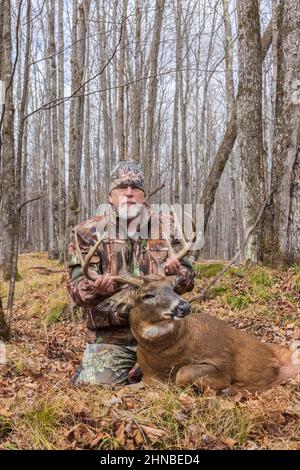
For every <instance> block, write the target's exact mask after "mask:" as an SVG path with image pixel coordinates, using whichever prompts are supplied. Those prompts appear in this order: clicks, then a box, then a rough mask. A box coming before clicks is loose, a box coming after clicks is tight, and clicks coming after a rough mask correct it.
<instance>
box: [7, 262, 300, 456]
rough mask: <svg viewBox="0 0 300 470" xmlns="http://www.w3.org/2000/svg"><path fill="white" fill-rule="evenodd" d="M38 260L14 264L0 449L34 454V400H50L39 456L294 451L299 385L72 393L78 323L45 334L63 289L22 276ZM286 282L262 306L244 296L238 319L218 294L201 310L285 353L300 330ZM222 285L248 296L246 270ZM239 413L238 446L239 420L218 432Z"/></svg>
mask: <svg viewBox="0 0 300 470" xmlns="http://www.w3.org/2000/svg"><path fill="white" fill-rule="evenodd" d="M38 256H40V254H39V255H38ZM36 257H37V256H33V255H25V256H24V255H22V256H21V257H20V260H21V274H22V281H21V282H20V283H18V286H17V289H18V291H19V293H20V295H19V297H18V298H17V300H16V304H15V309H14V317H13V325H12V326H13V340H12V342H11V343H9V344H8V345H7V363H6V364H5V365H4V366H1V368H0V421H1V420H2V421H1V422H2V428H1V426H0V429H2V431H1V432H2V434H1V433H0V448H9V446H11V447H12V448H13V447H15V448H20V449H22V448H38V446H37V444H36V441H35V439H34V435H31V434H30V428H28V427H26V426H25V420H24V416H26V413H27V412H28V410H29V409H30V408H31V407H32V406H34V405H35V403H36V401H37V400H38V399H41V400H43V399H44V400H45V401H46V400H48V401H50V403H51V400H54V399H55V397H57V396H59V398H60V400H61V405H60V406H61V408H60V411H61V413H59V416H60V417H59V418H57V420H56V421H54V422H53V423H52V422H50V424H49V422H48V421H46V422H44V421H42V422H41V424H43V425H45V429H46V430H47V429H48V428H47V426H48V425H51V427H50V428H51V429H52V428H53V430H54V431H53V432H50V433H49V434H47V433H46V434H45V436H44V439H48V441H43V442H44V443H43V444H39V445H40V447H41V446H44V447H45V446H46V445H47V443H50V444H49V447H50V445H52V446H53V447H55V448H59V449H67V448H71V449H118V448H124V449H131V450H134V449H141V448H142V449H143V448H146V449H153V448H157V447H159V448H186V449H190V448H194V449H200V448H201V449H202V448H203V449H224V450H228V449H248V450H256V449H261V448H266V449H272V448H289V449H297V448H299V440H298V439H299V435H298V434H297V433H299V422H300V393H299V392H297V388H296V386H294V387H292V386H291V385H285V386H281V387H278V388H276V389H274V390H271V391H269V392H267V393H264V394H259V395H258V396H250V397H247V396H246V397H245V396H244V395H243V394H241V393H237V394H235V395H234V396H222V397H220V396H216V393H215V392H214V391H211V390H206V391H205V393H204V394H202V393H200V394H199V393H196V392H195V390H193V389H192V388H190V389H187V390H184V391H182V390H179V389H176V388H175V387H174V388H172V387H169V386H167V385H166V386H155V387H148V386H146V387H145V386H143V385H141V384H139V386H138V387H137V388H136V389H134V388H131V387H124V388H122V389H121V390H118V391H113V392H110V391H103V390H101V389H100V388H99V387H89V386H82V387H79V388H74V387H73V386H72V385H70V378H71V376H72V374H73V372H74V370H75V368H76V367H77V366H78V365H79V364H80V361H81V358H82V353H83V349H84V331H83V324H82V321H81V320H80V318H79V317H78V318H77V317H76V318H69V317H68V316H67V315H64V316H63V317H62V321H59V322H58V323H54V324H52V325H51V326H50V327H48V328H45V324H44V318H45V315H47V313H49V308H48V304H49V298H50V297H51V296H52V297H53V295H54V294H53V292H56V290H57V289H64V286H62V284H61V282H63V281H62V276H61V275H60V274H55V273H53V274H51V276H49V277H48V276H40V277H38V275H37V274H36V273H34V272H33V271H29V272H28V270H27V265H30V264H31V265H37V264H38V263H39V262H40V261H38V262H37V260H36ZM42 259H43V262H42V263H41V264H43V265H45V266H48V265H49V268H50V269H52V268H54V269H55V268H57V265H55V264H54V262H53V261H50V260H47V257H46V254H45V255H43V258H42ZM22 263H23V264H22ZM25 268H26V269H25ZM291 273H292V272H291ZM291 273H289V272H279V271H276V272H274V273H273V279H274V281H273V285H272V286H271V287H270V288H269V287H268V292H267V293H269V294H270V295H269V296H268V299H267V300H264V299H259V298H258V294H259V292H258V293H256V296H255V295H252V294H251V295H252V297H251V302H252V303H251V305H249V307H247V308H246V309H244V310H241V311H239V310H235V311H234V312H233V311H231V309H230V307H229V306H228V305H225V304H224V302H223V301H222V295H219V296H217V297H215V298H209V299H208V300H206V301H205V302H203V303H202V304H201V310H203V311H204V312H208V313H212V314H214V315H216V316H219V317H223V318H224V317H225V320H226V321H228V322H229V323H231V324H232V325H233V326H235V327H237V328H241V329H244V330H246V331H249V332H250V333H252V334H255V335H256V336H258V337H260V339H261V340H263V341H264V342H269V341H270V342H272V341H275V342H277V343H279V344H283V345H288V344H290V342H291V339H292V337H294V336H295V335H296V333H297V328H298V327H299V326H300V322H299V313H300V298H299V293H298V294H297V295H296V293H295V280H294V278H293V276H294V277H295V275H294V274H293V273H292V275H291ZM226 283H227V291H226V292H228V290H230V292H232V294H233V295H234V294H235V293H236V294H240V293H241V292H250V291H251V285H250V283H249V280H248V277H247V273H246V271H245V275H243V277H239V276H237V275H228V279H226ZM266 289H267V288H265V290H266ZM251 295H250V296H251ZM253 299H254V300H255V301H254V300H253ZM168 397H169V398H170V400H167V399H166V398H168ZM239 412H242V413H243V416H244V417H243V419H245V420H246V424H247V425H248V424H250V425H251V426H249V427H250V431H249V430H248V428H247V431H246V432H245V433H244V434H245V435H243V438H240V435H241V434H242V433H243V432H244V428H243V426H244V424H243V422H242V421H241V423H240V422H239V420H238V419H237V420H236V421H234V422H235V423H236V424H237V428H236V429H235V430H232V428H230V426H229V428H230V429H228V427H226V425H225V426H224V428H222V425H223V424H224V422H225V424H226V420H227V419H229V422H231V421H230V420H231V419H232V417H234V416H235V415H236V414H238V413H239ZM41 418H42V417H41ZM45 418H47V417H45ZM47 419H49V417H48V418H47ZM205 419H206V420H207V423H208V424H206V423H205ZM222 420H224V422H223V421H222ZM32 426H33V425H32V424H31V427H32ZM42 429H44V427H43V426H42ZM32 431H34V432H36V429H35V428H33V429H32Z"/></svg>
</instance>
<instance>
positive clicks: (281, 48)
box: [264, 0, 300, 266]
mask: <svg viewBox="0 0 300 470" xmlns="http://www.w3.org/2000/svg"><path fill="white" fill-rule="evenodd" d="M277 31H278V37H277V43H276V46H277V47H276V50H277V60H276V62H275V65H276V71H275V73H276V77H277V80H276V103H275V126H274V137H273V140H274V142H273V165H272V175H271V178H272V179H271V199H270V203H269V206H268V208H267V210H266V214H265V221H264V222H265V224H264V225H265V233H264V261H265V262H267V263H270V264H273V265H276V266H282V265H287V264H291V263H299V261H300V211H299V207H300V185H299V181H300V152H299V149H300V106H299V104H300V98H299V96H300V93H299V89H300V87H299V83H300V54H299V41H300V11H299V4H298V2H297V1H296V0H286V1H285V2H283V3H282V4H281V6H280V10H279V13H278V15H277Z"/></svg>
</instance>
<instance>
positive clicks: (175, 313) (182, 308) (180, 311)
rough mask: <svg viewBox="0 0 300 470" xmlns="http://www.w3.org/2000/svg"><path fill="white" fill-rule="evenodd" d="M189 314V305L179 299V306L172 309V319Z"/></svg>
mask: <svg viewBox="0 0 300 470" xmlns="http://www.w3.org/2000/svg"><path fill="white" fill-rule="evenodd" d="M190 312H191V304H190V303H189V302H187V301H186V300H183V299H181V300H180V302H179V304H178V305H176V307H174V308H173V309H172V318H173V319H174V320H176V319H179V318H183V317H185V316H186V315H188V314H189V313H190Z"/></svg>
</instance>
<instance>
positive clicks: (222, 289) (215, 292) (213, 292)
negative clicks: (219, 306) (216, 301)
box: [209, 285, 230, 298]
mask: <svg viewBox="0 0 300 470" xmlns="http://www.w3.org/2000/svg"><path fill="white" fill-rule="evenodd" d="M229 290H230V286H228V285H222V286H216V287H213V288H212V289H211V291H210V293H209V296H210V297H211V298H214V297H218V296H219V295H222V294H224V293H225V292H228V291H229Z"/></svg>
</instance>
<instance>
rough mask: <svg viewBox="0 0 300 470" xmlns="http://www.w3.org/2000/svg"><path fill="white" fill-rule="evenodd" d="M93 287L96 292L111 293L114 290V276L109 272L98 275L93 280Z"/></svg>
mask: <svg viewBox="0 0 300 470" xmlns="http://www.w3.org/2000/svg"><path fill="white" fill-rule="evenodd" d="M93 287H94V289H95V292H96V293H97V294H103V295H107V294H111V293H113V292H114V291H115V290H116V286H115V284H114V278H113V277H112V276H111V275H110V274H104V275H103V276H101V275H100V276H99V277H98V278H97V279H96V280H95V281H94V282H93Z"/></svg>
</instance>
